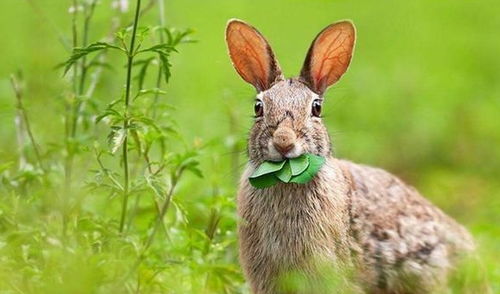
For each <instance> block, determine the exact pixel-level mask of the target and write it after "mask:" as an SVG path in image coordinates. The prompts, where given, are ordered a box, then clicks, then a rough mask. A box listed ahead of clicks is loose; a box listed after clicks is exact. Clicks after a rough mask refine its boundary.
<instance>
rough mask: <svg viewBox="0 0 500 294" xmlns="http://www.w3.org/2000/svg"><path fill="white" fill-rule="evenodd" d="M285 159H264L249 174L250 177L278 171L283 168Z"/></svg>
mask: <svg viewBox="0 0 500 294" xmlns="http://www.w3.org/2000/svg"><path fill="white" fill-rule="evenodd" d="M285 162H286V161H281V162H273V161H264V162H263V163H262V164H261V165H260V166H259V167H258V168H257V169H256V170H255V171H254V172H253V174H252V175H251V176H250V178H258V177H260V176H262V175H265V174H270V173H274V172H275V171H279V170H280V169H282V168H283V166H284V165H285Z"/></svg>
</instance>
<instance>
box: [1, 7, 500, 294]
mask: <svg viewBox="0 0 500 294" xmlns="http://www.w3.org/2000/svg"><path fill="white" fill-rule="evenodd" d="M73 2H75V3H76V4H77V6H78V7H77V9H71V8H70V7H72V5H73ZM115 2H121V3H128V2H130V3H128V6H129V7H128V10H127V11H123V12H122V11H120V10H119V9H116V8H112V4H113V3H115ZM142 2H143V3H142V8H143V9H144V14H142V15H140V17H139V19H140V20H139V27H138V28H137V31H138V32H139V34H142V37H141V36H139V37H138V39H137V40H136V43H135V45H136V46H137V44H140V43H141V42H142V46H141V48H142V49H146V48H152V46H154V45H156V44H161V43H169V46H165V47H161V48H159V49H157V50H156V51H155V50H154V49H152V51H149V52H144V53H141V55H140V56H139V55H138V56H134V60H133V62H132V63H130V66H131V68H132V73H131V76H130V78H131V81H130V83H127V66H128V64H129V61H130V60H129V58H128V56H130V54H129V53H130V52H124V51H127V50H130V47H131V46H130V41H131V35H132V32H131V30H128V31H122V36H123V39H124V40H123V43H121V42H120V41H119V40H118V39H116V38H115V37H113V36H114V34H113V33H114V32H119V31H120V28H123V27H127V26H129V27H130V24H131V23H132V22H133V20H134V9H135V4H136V2H135V1H134V0H130V1H111V0H101V1H98V2H96V3H97V4H96V5H95V7H94V6H93V3H94V1H92V0H75V1H72V0H71V1H70V0H68V1H55V0H3V1H1V2H0V27H2V28H3V32H4V33H3V36H2V45H1V46H0V56H1V60H2V66H0V126H1V127H0V137H1V138H2V140H0V198H1V199H0V293H249V292H248V287H247V286H246V285H245V283H244V280H243V277H242V274H241V270H240V267H239V265H238V261H237V242H236V240H237V236H236V233H235V228H236V222H237V219H236V212H235V209H236V208H235V191H236V182H237V179H238V177H239V173H240V172H241V169H242V167H243V165H244V164H245V162H246V154H245V144H246V134H247V130H248V128H249V127H250V125H251V123H252V114H253V96H254V94H255V93H254V90H253V89H252V88H251V87H250V86H248V85H247V84H245V83H244V82H242V80H241V79H240V78H239V77H238V76H237V74H236V73H235V72H234V70H233V68H232V66H231V64H230V61H229V58H228V57H227V53H226V47H225V43H224V28H225V24H226V22H227V20H228V19H229V18H232V17H237V18H241V19H244V20H246V21H248V22H250V23H252V24H253V25H255V26H256V27H257V28H259V30H260V31H261V32H262V33H263V34H264V35H265V36H266V37H267V38H268V40H269V41H270V43H271V44H272V46H273V48H274V50H275V53H276V55H277V57H278V59H279V61H280V64H281V66H282V68H283V70H284V73H285V75H286V76H295V75H297V74H298V72H299V70H300V67H301V65H302V62H303V59H304V57H305V53H306V50H307V48H308V46H309V44H310V42H311V41H312V39H313V37H314V36H315V35H316V33H317V32H319V31H320V30H321V29H322V28H323V27H324V26H326V25H328V24H330V23H332V22H334V21H337V20H340V19H351V20H352V21H353V22H354V23H355V25H356V27H357V32H358V40H357V43H356V52H355V55H354V59H353V62H352V64H351V67H350V69H349V71H348V72H347V74H346V75H345V76H344V77H343V78H342V80H341V81H340V82H339V83H338V84H336V85H335V86H334V87H333V88H332V89H331V90H330V91H329V92H328V94H327V95H326V101H325V110H324V112H325V121H326V123H327V125H328V127H329V129H330V134H331V136H332V141H333V144H334V149H335V155H336V156H337V157H341V158H349V159H350V160H353V161H356V162H362V163H366V164H371V165H376V166H380V167H383V168H385V169H387V170H389V171H391V172H393V173H395V174H397V175H398V176H400V177H401V178H403V179H404V180H405V181H407V182H409V183H411V184H412V185H414V186H416V187H417V188H418V189H419V190H420V191H422V192H423V194H424V195H426V197H428V198H429V199H431V200H432V201H433V202H434V203H435V204H437V205H438V206H439V207H441V208H442V209H443V210H444V211H446V212H447V213H448V214H450V215H451V216H453V217H454V218H456V219H457V220H459V221H460V222H461V223H463V224H465V225H466V226H467V227H468V228H469V229H470V230H471V231H472V233H473V235H474V237H475V238H476V240H477V243H478V245H479V249H478V256H479V263H478V265H476V266H474V267H472V268H469V269H468V271H469V273H468V275H466V276H465V277H464V278H463V279H457V280H455V281H454V283H453V290H452V293H479V292H478V290H477V289H482V290H481V291H484V292H485V293H487V291H490V292H491V293H498V292H500V266H499V264H500V259H499V258H498V255H497V254H498V252H499V250H500V242H499V236H500V226H499V224H500V181H499V179H500V148H499V146H500V119H499V112H500V58H499V57H498V52H500V38H498V28H500V16H499V15H500V14H499V13H500V9H499V7H498V3H497V1H493V0H480V1H465V0H463V1H462V0H461V1H456V0H455V1H452V0H443V1H431V0H422V1H385V0H383V1H327V0H313V1H306V0H288V1H286V0H280V1H264V0H253V1H250V0H248V1H235V0H232V1H229V0H219V1H215V0H207V1H195V0H182V1H181V0H172V1H170V0H166V1H165V7H164V11H165V14H164V19H163V20H162V17H160V15H161V13H159V10H160V9H159V7H161V6H158V3H157V2H158V1H156V0H154V1H149V0H142ZM150 4H151V5H150ZM73 10H76V13H70V12H71V11H73ZM86 19H87V20H88V22H87V23H88V27H87V29H85V23H86ZM162 22H164V23H165V26H166V27H168V28H169V29H168V32H169V33H168V34H167V33H166V32H165V30H162V29H159V26H160V25H161V23H162ZM73 25H74V28H75V31H76V35H75V34H74V31H73ZM147 27H149V28H150V29H149V32H145V28H147ZM174 28H175V30H174ZM189 29H192V33H191V30H189ZM85 32H87V37H85V35H86V33H85ZM182 32H185V33H186V35H185V36H184V35H183V34H182ZM169 34H170V35H173V39H171V40H169V38H168V36H169ZM75 36H76V38H75ZM176 36H177V37H179V39H178V40H181V37H182V40H181V42H178V44H177V43H176V41H175V37H176ZM85 39H86V40H85ZM98 41H106V42H108V43H109V44H111V45H113V46H115V45H116V46H124V45H125V46H126V50H124V51H123V50H121V49H115V48H108V49H102V50H101V49H99V50H97V49H96V51H94V52H92V53H89V52H86V51H85V52H84V53H85V54H86V53H89V54H88V56H87V57H85V58H84V59H82V58H80V59H78V60H76V62H75V63H74V64H69V68H68V73H67V74H66V75H63V72H64V67H60V66H59V67H58V65H60V64H62V63H64V62H66V61H67V60H68V59H69V58H70V56H71V55H72V50H71V48H72V47H73V45H74V44H76V45H77V46H78V47H82V46H84V45H89V44H91V43H94V42H98ZM172 46H175V48H176V50H177V51H178V52H174V51H171V48H172ZM127 54H128V56H127ZM159 55H162V56H164V58H165V59H168V61H169V63H170V64H171V67H170V73H171V77H170V78H169V79H168V83H167V82H166V81H165V75H166V72H162V73H159V72H161V69H162V67H161V66H159V65H165V63H162V60H161V59H159V58H158V57H157V56H159ZM73 57H75V55H73ZM163 61H165V60H163ZM84 62H85V63H84ZM145 64H149V66H148V67H147V68H146V70H147V71H146V72H145V74H144V75H141V69H144V65H145ZM82 76H83V78H82ZM142 77H143V78H142ZM159 78H160V79H159ZM127 84H129V85H130V89H131V91H130V97H129V99H128V100H129V106H128V107H127V106H126V102H125V101H126V100H127V99H126V93H127V90H126V85H127ZM158 86H159V87H158ZM159 88H161V90H159ZM15 89H17V91H15ZM16 93H17V98H16ZM125 114H127V115H128V116H127V117H128V119H124V118H123V116H124V115H125ZM125 126H126V127H125ZM30 132H31V134H30ZM125 134H128V136H125ZM125 137H127V138H128V139H127V140H128V141H125V142H124V140H125ZM124 146H125V147H124ZM124 150H126V153H127V155H126V156H124V155H123V151H124ZM113 151H114V152H113ZM126 173H127V174H128V178H129V179H128V181H127V180H126V179H125V174H126ZM125 197H126V198H127V199H128V203H127V205H126V207H127V209H126V210H125V211H124V210H123V204H124V203H123V199H124V198H125ZM124 212H125V213H124ZM159 215H160V217H158V216H159ZM469 286H470V287H469ZM474 289H476V290H474Z"/></svg>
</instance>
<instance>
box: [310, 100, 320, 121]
mask: <svg viewBox="0 0 500 294" xmlns="http://www.w3.org/2000/svg"><path fill="white" fill-rule="evenodd" d="M311 111H312V115H314V116H316V117H320V116H321V100H320V99H316V100H314V101H313V103H312V110H311Z"/></svg>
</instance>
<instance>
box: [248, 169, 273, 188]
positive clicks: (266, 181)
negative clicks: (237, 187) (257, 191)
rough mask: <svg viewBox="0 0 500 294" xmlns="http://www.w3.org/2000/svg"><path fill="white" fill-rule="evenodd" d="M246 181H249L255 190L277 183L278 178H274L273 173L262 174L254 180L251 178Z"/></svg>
mask: <svg viewBox="0 0 500 294" xmlns="http://www.w3.org/2000/svg"><path fill="white" fill-rule="evenodd" d="M248 180H249V181H250V184H252V186H254V187H255V188H267V187H271V186H273V185H275V184H276V183H278V178H276V176H275V175H274V174H273V173H271V174H264V175H261V176H259V177H255V178H252V177H251V178H249V179H248Z"/></svg>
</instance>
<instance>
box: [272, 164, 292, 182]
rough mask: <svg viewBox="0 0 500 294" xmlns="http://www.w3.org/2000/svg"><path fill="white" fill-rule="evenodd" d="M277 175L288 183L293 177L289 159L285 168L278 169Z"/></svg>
mask: <svg viewBox="0 0 500 294" xmlns="http://www.w3.org/2000/svg"><path fill="white" fill-rule="evenodd" d="M275 175H276V177H277V178H278V179H279V180H280V181H282V182H283V183H288V182H289V181H290V179H291V178H292V169H291V168H290V161H289V160H287V161H286V163H285V165H284V166H283V168H282V169H280V170H279V171H277V172H276V173H275Z"/></svg>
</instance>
